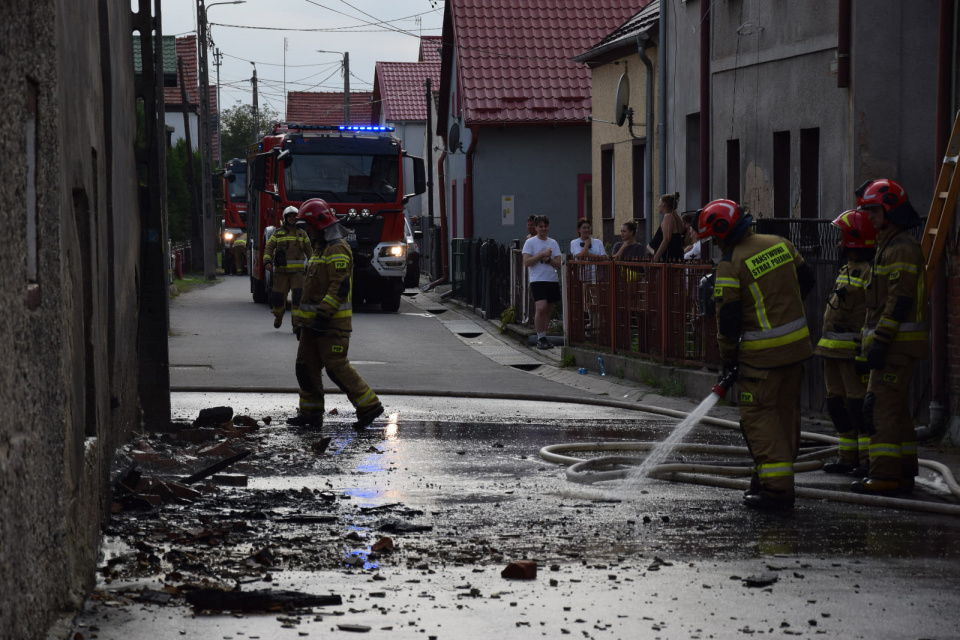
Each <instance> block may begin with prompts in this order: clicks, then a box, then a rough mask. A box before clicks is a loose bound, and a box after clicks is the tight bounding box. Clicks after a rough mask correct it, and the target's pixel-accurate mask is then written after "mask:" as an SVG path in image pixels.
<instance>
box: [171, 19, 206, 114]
mask: <svg viewBox="0 0 960 640" xmlns="http://www.w3.org/2000/svg"><path fill="white" fill-rule="evenodd" d="M177 58H183V83H184V85H186V87H187V102H188V103H190V104H192V105H195V104H197V103H198V102H200V80H199V79H198V76H197V36H185V37H183V38H177ZM163 101H164V104H165V105H166V106H167V108H168V109H169V108H170V107H172V108H173V109H175V110H182V109H183V98H182V97H181V96H180V72H179V70H178V71H177V86H175V87H164V89H163ZM193 111H196V109H193Z"/></svg>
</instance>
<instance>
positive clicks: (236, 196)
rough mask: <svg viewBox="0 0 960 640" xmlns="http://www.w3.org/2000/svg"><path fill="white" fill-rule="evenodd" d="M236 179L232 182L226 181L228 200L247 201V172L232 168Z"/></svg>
mask: <svg viewBox="0 0 960 640" xmlns="http://www.w3.org/2000/svg"><path fill="white" fill-rule="evenodd" d="M233 174H234V176H235V177H236V179H235V180H234V181H233V182H227V189H228V190H229V191H228V192H229V193H230V202H246V201H247V174H246V173H245V172H238V171H237V170H236V169H234V170H233Z"/></svg>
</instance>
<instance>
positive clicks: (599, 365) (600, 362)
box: [597, 356, 607, 376]
mask: <svg viewBox="0 0 960 640" xmlns="http://www.w3.org/2000/svg"><path fill="white" fill-rule="evenodd" d="M597 370H598V371H599V372H600V375H602V376H605V375H607V370H606V369H604V368H603V356H597Z"/></svg>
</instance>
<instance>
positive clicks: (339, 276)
mask: <svg viewBox="0 0 960 640" xmlns="http://www.w3.org/2000/svg"><path fill="white" fill-rule="evenodd" d="M316 249H317V251H316V253H315V255H313V256H312V257H311V258H310V262H309V263H308V265H307V277H306V280H305V281H304V283H303V294H302V295H301V297H300V309H299V311H298V312H297V317H298V318H300V321H301V322H302V323H303V325H304V326H306V327H308V328H309V327H310V326H311V325H313V324H314V323H315V322H317V320H318V319H325V320H329V322H326V323H322V324H323V325H324V326H326V327H329V328H330V329H338V330H340V331H351V330H352V328H353V320H352V316H353V252H352V251H350V245H348V244H347V243H346V242H345V241H344V240H343V239H339V240H337V241H335V242H332V243H330V244H326V245H318V246H317V247H316ZM318 326H319V325H318Z"/></svg>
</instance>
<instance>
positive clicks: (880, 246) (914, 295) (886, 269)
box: [862, 225, 930, 358]
mask: <svg viewBox="0 0 960 640" xmlns="http://www.w3.org/2000/svg"><path fill="white" fill-rule="evenodd" d="M925 274H926V260H924V257H923V250H922V249H921V248H920V243H918V242H917V241H916V239H914V237H913V236H912V235H910V234H909V233H907V232H905V231H903V230H902V229H900V228H899V227H896V226H894V225H890V226H888V227H887V228H886V229H883V230H882V231H880V234H879V235H878V236H877V257H876V258H875V259H874V262H873V268H872V269H871V270H870V279H869V282H868V283H867V288H866V322H865V324H864V328H863V337H862V341H863V343H862V349H863V352H864V353H866V351H867V350H868V349H869V348H870V347H871V346H872V345H873V343H874V341H877V342H881V343H884V344H887V345H889V346H888V347H887V352H888V353H900V354H904V355H908V356H910V357H912V358H926V357H927V356H929V354H930V347H929V338H930V332H929V327H928V325H927V323H926V321H925V320H924V317H923V307H922V305H921V304H919V302H922V301H923V296H924V286H925V284H924V280H925Z"/></svg>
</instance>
